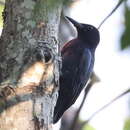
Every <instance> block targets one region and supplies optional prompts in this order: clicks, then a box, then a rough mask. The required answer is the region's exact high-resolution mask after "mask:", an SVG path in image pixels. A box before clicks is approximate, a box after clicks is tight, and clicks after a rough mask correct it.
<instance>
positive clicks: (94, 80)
mask: <svg viewBox="0 0 130 130" xmlns="http://www.w3.org/2000/svg"><path fill="white" fill-rule="evenodd" d="M99 81H100V79H99V78H98V77H97V75H96V74H95V73H94V72H93V73H92V76H91V78H90V82H89V83H88V85H87V86H86V88H85V93H84V97H83V100H82V102H81V104H80V107H79V109H78V110H77V112H76V114H75V117H74V119H73V121H72V125H71V126H70V130H75V127H76V124H77V121H78V117H79V114H80V111H81V109H82V107H83V105H84V102H85V100H86V98H87V95H88V93H89V91H90V89H91V88H92V86H93V85H94V84H95V83H97V82H99Z"/></svg>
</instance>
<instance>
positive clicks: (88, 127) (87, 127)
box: [82, 124, 95, 130]
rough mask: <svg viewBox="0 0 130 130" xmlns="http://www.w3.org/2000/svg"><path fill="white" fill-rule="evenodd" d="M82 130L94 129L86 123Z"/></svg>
mask: <svg viewBox="0 0 130 130" xmlns="http://www.w3.org/2000/svg"><path fill="white" fill-rule="evenodd" d="M82 130H95V129H94V128H93V127H92V126H91V125H89V124H86V125H85V126H84V127H83V128H82Z"/></svg>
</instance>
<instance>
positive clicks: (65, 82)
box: [53, 16, 100, 123]
mask: <svg viewBox="0 0 130 130" xmlns="http://www.w3.org/2000/svg"><path fill="white" fill-rule="evenodd" d="M66 19H67V20H68V21H70V22H71V23H72V24H73V25H74V26H75V28H76V30H77V38H75V39H73V40H71V41H69V42H68V43H66V44H65V45H64V46H63V48H62V50H61V57H62V69H61V74H60V79H59V80H60V81H59V82H60V87H59V96H58V99H57V103H56V106H55V109H54V117H53V123H56V122H57V121H58V120H59V119H60V118H61V117H62V115H63V113H64V112H65V111H66V110H67V109H68V108H69V107H70V106H71V105H73V104H74V103H75V101H76V99H77V98H78V96H79V95H80V93H81V91H82V90H83V88H84V87H85V85H86V83H87V82H88V80H89V77H90V76H91V73H92V71H93V66H94V59H95V50H96V48H97V45H98V43H99V41H100V34H99V31H98V29H97V28H95V27H94V26H92V25H89V24H82V23H78V22H77V21H75V20H74V19H72V18H70V17H67V16H66Z"/></svg>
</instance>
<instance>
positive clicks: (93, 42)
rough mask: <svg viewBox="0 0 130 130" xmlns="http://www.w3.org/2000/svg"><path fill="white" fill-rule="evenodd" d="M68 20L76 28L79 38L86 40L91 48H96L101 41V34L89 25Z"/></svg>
mask: <svg viewBox="0 0 130 130" xmlns="http://www.w3.org/2000/svg"><path fill="white" fill-rule="evenodd" d="M66 18H67V19H68V20H69V21H70V22H71V23H72V24H73V25H74V26H75V27H76V30H77V33H78V38H79V39H80V40H84V41H85V43H87V44H89V46H90V47H94V48H96V47H97V45H98V43H99V41H100V34H99V31H98V29H97V28H96V27H94V26H92V25H89V24H82V23H78V22H77V21H75V20H74V19H72V18H70V17H67V16H66Z"/></svg>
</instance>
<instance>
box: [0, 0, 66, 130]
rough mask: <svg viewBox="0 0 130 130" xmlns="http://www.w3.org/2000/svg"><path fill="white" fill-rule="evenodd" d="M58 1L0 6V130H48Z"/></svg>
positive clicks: (19, 0)
mask: <svg viewBox="0 0 130 130" xmlns="http://www.w3.org/2000/svg"><path fill="white" fill-rule="evenodd" d="M62 2H63V1H62V0H56V1H54V0H6V3H5V9H4V13H3V18H4V27H3V31H2V35H1V39H0V130H51V129H52V128H51V123H52V119H53V110H54V106H55V104H56V100H57V90H58V83H59V82H58V80H59V68H60V64H59V62H60V55H59V49H58V48H59V47H58V26H59V22H60V14H61V11H62Z"/></svg>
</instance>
